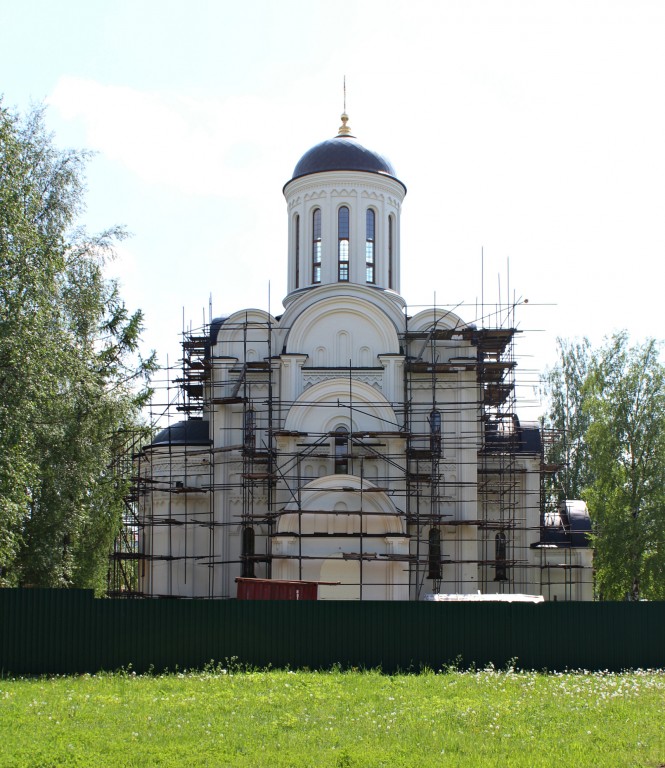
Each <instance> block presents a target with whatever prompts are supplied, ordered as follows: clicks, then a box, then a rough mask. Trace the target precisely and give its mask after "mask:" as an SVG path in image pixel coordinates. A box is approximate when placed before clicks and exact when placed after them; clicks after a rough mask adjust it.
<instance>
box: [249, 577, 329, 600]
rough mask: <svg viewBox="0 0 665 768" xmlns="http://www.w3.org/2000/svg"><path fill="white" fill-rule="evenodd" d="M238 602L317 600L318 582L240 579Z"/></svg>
mask: <svg viewBox="0 0 665 768" xmlns="http://www.w3.org/2000/svg"><path fill="white" fill-rule="evenodd" d="M236 583H237V585H238V600H316V599H317V598H318V592H319V584H318V582H316V581H280V580H278V579H248V578H243V577H238V578H237V579H236Z"/></svg>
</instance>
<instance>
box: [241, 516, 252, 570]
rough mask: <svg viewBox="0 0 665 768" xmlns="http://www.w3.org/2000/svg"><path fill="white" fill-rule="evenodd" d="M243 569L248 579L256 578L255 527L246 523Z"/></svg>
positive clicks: (243, 530) (243, 534) (243, 540)
mask: <svg viewBox="0 0 665 768" xmlns="http://www.w3.org/2000/svg"><path fill="white" fill-rule="evenodd" d="M241 560H242V571H241V574H240V575H241V576H244V577H245V578H246V579H253V578H254V529H253V528H252V526H251V525H246V526H245V527H244V528H243V529H242V558H241Z"/></svg>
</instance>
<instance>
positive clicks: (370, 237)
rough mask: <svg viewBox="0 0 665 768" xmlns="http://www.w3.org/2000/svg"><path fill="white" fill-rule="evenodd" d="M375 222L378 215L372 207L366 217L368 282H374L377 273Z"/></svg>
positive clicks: (366, 269)
mask: <svg viewBox="0 0 665 768" xmlns="http://www.w3.org/2000/svg"><path fill="white" fill-rule="evenodd" d="M375 223H376V216H375V214H374V211H373V210H372V209H371V208H368V209H367V215H366V217H365V271H366V273H367V277H366V279H367V282H368V283H374V282H376V280H375V274H374V268H375V248H374V245H375V243H376V236H375Z"/></svg>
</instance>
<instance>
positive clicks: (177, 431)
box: [150, 419, 212, 448]
mask: <svg viewBox="0 0 665 768" xmlns="http://www.w3.org/2000/svg"><path fill="white" fill-rule="evenodd" d="M211 443H212V441H211V439H210V434H209V430H208V422H207V421H202V420H200V419H188V420H187V421H178V422H176V423H175V424H171V426H169V427H167V428H166V429H163V430H162V431H161V432H158V433H157V435H156V437H155V439H154V440H153V441H152V443H151V444H150V447H153V448H154V447H155V446H158V445H210V444H211Z"/></svg>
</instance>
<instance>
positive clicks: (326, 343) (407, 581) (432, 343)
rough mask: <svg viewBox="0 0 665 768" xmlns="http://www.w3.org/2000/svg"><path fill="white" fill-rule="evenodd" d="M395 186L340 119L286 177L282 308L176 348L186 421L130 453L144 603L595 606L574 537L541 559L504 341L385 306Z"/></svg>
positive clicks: (440, 314) (398, 192)
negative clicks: (529, 602) (435, 599)
mask: <svg viewBox="0 0 665 768" xmlns="http://www.w3.org/2000/svg"><path fill="white" fill-rule="evenodd" d="M405 194H406V188H405V187H404V185H403V184H402V183H401V181H399V180H398V179H397V177H396V176H395V172H394V170H393V169H392V166H390V164H389V163H388V162H387V161H386V160H385V159H384V158H382V157H381V156H379V155H376V154H375V153H372V152H369V151H368V150H366V149H365V148H364V147H362V146H361V145H359V144H358V143H357V142H355V140H354V139H353V138H352V137H351V136H350V135H349V133H348V128H347V127H346V118H345V116H344V119H343V126H342V128H341V129H340V133H339V135H338V136H337V137H335V138H334V139H331V140H329V141H326V142H323V143H322V144H320V145H317V147H314V148H313V149H312V150H310V151H309V152H308V153H306V154H305V155H304V156H303V158H302V159H301V161H300V162H299V163H298V165H297V166H296V171H295V172H294V178H293V179H292V180H291V181H289V182H288V183H287V184H286V185H285V187H284V195H285V198H286V202H287V215H288V228H289V240H288V242H289V244H288V259H287V269H288V289H289V293H288V295H287V296H286V298H285V300H284V307H285V309H284V312H283V314H282V315H281V316H279V317H272V316H270V315H269V314H268V313H266V312H264V311H262V310H258V309H249V310H242V311H239V312H235V313H234V314H232V315H230V316H229V317H226V318H220V319H217V320H215V321H214V322H213V323H212V324H211V327H210V329H208V332H207V334H206V336H205V337H201V336H200V337H195V336H191V337H190V338H189V339H188V340H186V342H185V355H186V360H187V362H188V366H186V368H187V372H186V374H185V376H184V381H183V391H184V392H185V394H186V395H187V396H188V401H187V402H188V403H189V406H188V408H185V410H186V411H188V412H189V414H190V417H191V418H190V419H189V420H187V421H185V422H181V423H179V424H175V425H173V426H172V427H170V428H168V429H166V430H164V431H163V432H162V433H160V434H159V435H158V436H157V437H156V438H155V440H154V442H153V443H152V445H151V446H149V447H148V448H146V449H144V451H143V452H142V455H141V458H140V462H139V475H140V482H139V487H138V498H139V511H138V514H139V519H140V561H141V562H140V565H139V575H140V583H139V591H141V592H142V593H143V594H148V595H155V596H157V595H169V596H180V597H220V598H229V597H235V594H236V584H235V579H236V577H238V576H241V575H244V576H256V577H261V578H273V579H304V580H312V581H321V582H333V583H334V582H338V584H326V585H322V586H321V587H320V588H319V599H356V600H357V599H362V600H409V599H411V600H419V599H424V598H425V595H427V594H430V593H439V592H440V593H456V594H465V593H466V594H471V593H477V592H478V591H480V592H481V593H484V594H493V593H509V592H518V593H522V594H530V595H537V594H541V593H543V594H544V595H545V597H546V599H555V598H556V599H591V596H592V595H591V573H590V564H591V562H590V557H591V551H590V549H589V548H588V547H587V546H586V542H585V541H582V540H581V539H580V540H579V541H576V544H577V546H574V547H573V546H572V540H571V539H570V537H568V539H566V535H568V534H567V533H566V531H565V530H564V529H563V528H561V531H562V536H561V537H560V538H559V540H558V541H557V542H555V543H553V542H552V541H550V542H549V543H548V545H547V546H544V541H545V539H546V538H547V537H546V536H545V537H543V529H542V525H541V524H542V520H541V498H540V497H541V491H540V489H541V483H540V472H541V450H540V435H539V432H538V429H537V428H536V427H529V428H524V427H522V426H521V425H520V424H519V421H518V419H517V416H516V414H515V411H514V406H515V402H514V362H513V360H512V358H511V350H512V343H513V337H514V331H513V330H512V329H510V328H508V329H506V328H500V329H496V328H494V329H493V328H489V329H482V328H476V327H475V326H473V325H469V324H467V323H465V322H464V321H463V320H462V319H461V318H460V317H458V316H457V315H455V314H453V313H451V312H449V311H446V310H444V309H442V308H438V309H437V308H431V309H429V310H427V311H423V312H419V313H417V314H415V315H413V316H411V315H410V314H409V312H408V308H407V306H406V303H405V301H404V299H402V297H401V296H400V295H399V286H400V214H401V206H402V203H403V200H404V197H405ZM188 345H189V346H188ZM576 519H577V518H576ZM564 522H565V521H564ZM557 525H561V526H563V522H562V521H561V520H559V521H558V523H557ZM568 533H569V532H568ZM541 539H542V541H541ZM582 539H583V537H582ZM580 544H581V545H580ZM573 561H574V563H573ZM573 564H574V565H577V566H581V567H572V566H573ZM562 575H563V578H561V576H562Z"/></svg>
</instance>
